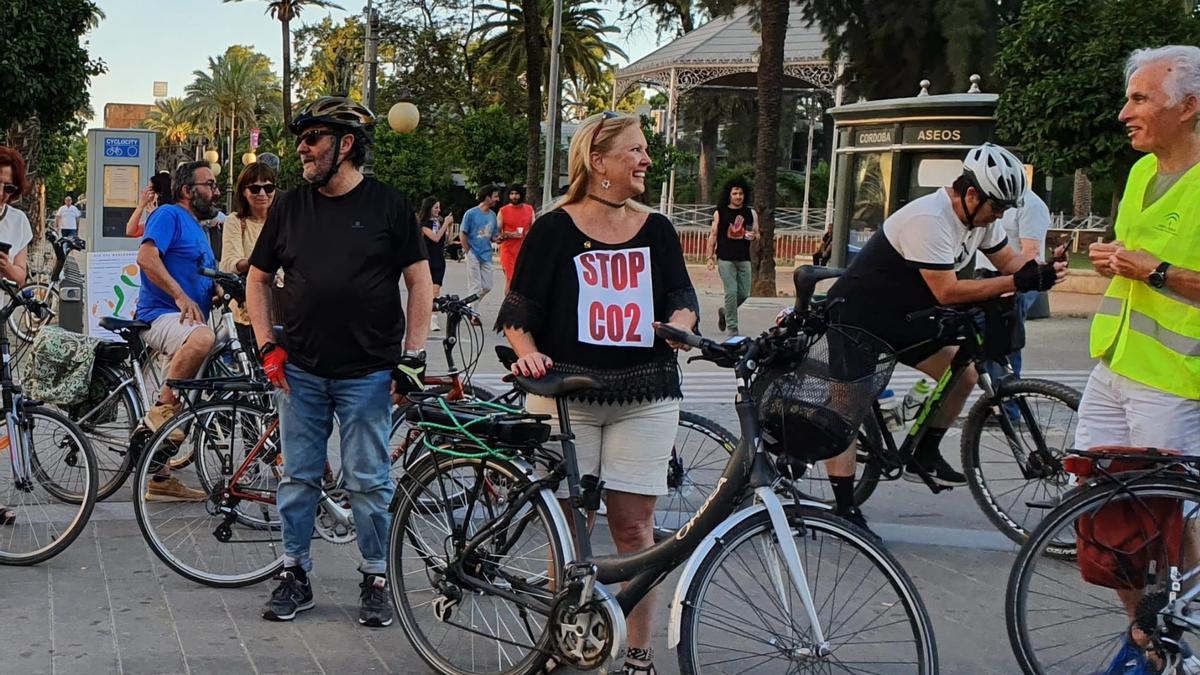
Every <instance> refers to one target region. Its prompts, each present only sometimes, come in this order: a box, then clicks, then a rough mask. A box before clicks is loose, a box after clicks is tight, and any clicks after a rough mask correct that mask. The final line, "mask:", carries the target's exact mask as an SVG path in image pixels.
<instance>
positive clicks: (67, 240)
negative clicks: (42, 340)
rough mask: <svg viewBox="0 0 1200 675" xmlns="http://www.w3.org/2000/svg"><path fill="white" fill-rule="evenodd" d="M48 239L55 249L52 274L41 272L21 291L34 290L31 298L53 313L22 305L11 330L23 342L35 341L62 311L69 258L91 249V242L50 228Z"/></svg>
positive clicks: (10, 326)
mask: <svg viewBox="0 0 1200 675" xmlns="http://www.w3.org/2000/svg"><path fill="white" fill-rule="evenodd" d="M46 241H48V242H50V248H51V249H52V250H53V251H54V267H53V268H52V269H51V271H50V273H49V274H48V275H44V276H42V275H37V276H35V278H33V279H31V280H30V281H28V282H26V283H25V285H23V286H21V291H22V292H26V291H28V292H30V293H32V295H31V297H32V298H33V299H35V300H37V301H39V302H41V303H43V304H45V305H46V307H47V308H49V310H50V313H49V315H48V316H45V317H39V316H36V315H34V314H33V313H32V312H28V311H25V309H24V308H23V307H22V308H19V309H18V310H17V311H14V312H13V314H12V315H11V316H9V317H8V330H9V331H10V332H11V333H12V334H13V335H14V336H16V337H17V339H18V340H20V342H21V343H29V342H33V339H34V338H35V337H37V334H38V331H39V330H40V329H41V327H42V325H43V324H44V323H45V322H47V321H49V320H51V319H52V318H53V317H54V316H56V315H57V314H58V306H59V301H60V300H61V297H60V292H59V286H60V284H61V282H62V277H63V271H64V270H65V269H66V266H67V260H68V259H69V258H70V256H71V253H72V252H74V251H81V252H82V251H85V250H87V242H86V241H84V240H82V239H80V238H79V237H76V236H71V237H64V236H61V235H59V234H58V233H57V232H55V231H54V230H50V229H48V230H46ZM76 271H78V270H76Z"/></svg>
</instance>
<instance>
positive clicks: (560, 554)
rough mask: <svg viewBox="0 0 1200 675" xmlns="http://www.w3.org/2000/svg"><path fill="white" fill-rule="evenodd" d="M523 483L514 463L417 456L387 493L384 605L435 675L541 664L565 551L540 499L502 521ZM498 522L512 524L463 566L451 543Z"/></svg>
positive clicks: (458, 544) (562, 533) (550, 505)
mask: <svg viewBox="0 0 1200 675" xmlns="http://www.w3.org/2000/svg"><path fill="white" fill-rule="evenodd" d="M528 482H529V468H528V467H527V466H525V465H523V464H522V463H519V462H511V461H508V460H504V459H499V458H496V457H490V456H485V457H480V458H467V457H450V456H445V455H442V454H441V453H437V454H436V455H435V454H426V455H425V456H424V457H423V458H422V459H421V460H420V461H418V462H417V463H416V464H415V465H413V466H412V467H411V468H410V469H409V471H408V472H407V474H406V475H405V476H404V477H403V478H402V479H401V481H400V483H399V484H398V485H397V487H396V499H395V502H394V504H393V506H394V508H393V517H392V531H391V543H390V547H389V552H388V580H389V585H390V586H391V589H392V598H393V600H394V601H395V603H396V607H397V609H398V610H399V616H400V625H401V626H402V627H403V629H404V633H405V635H407V636H408V639H409V641H410V642H411V643H412V645H413V647H414V648H415V649H416V650H417V653H418V654H420V655H421V658H422V659H424V660H425V662H426V663H427V664H429V666H430V667H431V668H432V669H434V670H435V671H437V672H439V673H444V674H447V675H457V674H460V673H531V672H534V670H535V669H537V668H539V667H541V666H542V665H543V664H544V663H545V662H546V660H547V658H548V653H549V652H548V651H547V650H548V649H549V648H550V640H551V632H550V631H549V630H548V625H547V618H548V614H549V603H550V601H551V598H552V597H553V594H554V590H553V582H554V578H555V576H556V575H557V574H558V573H559V571H560V570H562V568H563V564H564V562H565V559H566V558H565V556H566V552H567V551H568V550H570V548H571V541H570V538H569V535H568V534H567V531H566V524H565V521H564V520H563V519H562V511H561V510H560V509H559V508H558V505H557V503H555V502H554V500H553V497H552V496H550V495H549V494H545V493H543V494H537V495H534V497H533V499H532V501H529V502H527V503H525V505H524V506H521V507H519V508H516V510H515V512H510V510H511V509H513V508H514V506H513V504H514V503H515V502H514V501H513V500H514V499H515V498H516V497H517V490H519V488H520V487H521V486H523V485H526V484H527V483H528ZM506 513H509V514H510V515H512V516H513V517H512V519H511V521H510V522H509V523H508V525H507V526H500V527H497V528H496V530H495V531H494V532H492V533H491V534H490V535H488V536H487V537H486V540H485V542H484V543H483V544H482V545H481V546H480V547H479V548H477V549H476V550H475V552H474V553H470V554H467V555H465V556H464V555H463V544H462V541H463V539H462V538H460V537H464V538H470V537H472V536H473V535H474V534H476V533H477V532H480V531H481V530H482V529H483V528H484V527H486V526H488V525H489V524H491V523H494V522H495V520H496V519H497V518H499V517H501V516H502V515H505V514H506ZM460 533H461V534H460ZM467 577H469V579H468V578H467ZM471 581H474V582H475V583H484V584H487V585H489V586H490V587H492V588H497V589H503V591H504V592H506V593H508V594H511V595H512V596H517V597H518V598H519V599H520V601H516V600H514V599H512V597H509V598H504V597H500V596H499V595H496V594H491V593H489V592H488V591H487V590H486V589H484V590H479V589H478V588H475V587H474V586H473V584H472V583H470V582H471Z"/></svg>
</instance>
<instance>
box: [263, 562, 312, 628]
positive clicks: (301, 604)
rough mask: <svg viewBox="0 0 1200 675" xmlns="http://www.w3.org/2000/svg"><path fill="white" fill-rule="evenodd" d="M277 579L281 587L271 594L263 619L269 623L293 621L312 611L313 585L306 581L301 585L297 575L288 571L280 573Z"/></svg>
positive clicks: (264, 608)
mask: <svg viewBox="0 0 1200 675" xmlns="http://www.w3.org/2000/svg"><path fill="white" fill-rule="evenodd" d="M275 579H276V580H277V581H278V582H279V585H278V586H276V587H275V590H274V591H273V592H272V593H271V599H270V600H268V601H267V604H266V605H265V606H264V607H263V618H264V619H266V620H267V621H291V620H292V619H294V618H296V614H297V613H298V612H303V611H304V610H307V609H312V608H313V607H315V606H316V603H315V602H313V592H312V585H311V584H310V583H309V582H308V580H307V579H306V580H305V581H304V583H301V582H300V581H299V580H298V579H296V575H294V574H292V573H291V572H288V571H286V570H285V571H283V572H280V573H279V574H278V575H277V576H276V577H275Z"/></svg>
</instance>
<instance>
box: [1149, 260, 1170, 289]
mask: <svg viewBox="0 0 1200 675" xmlns="http://www.w3.org/2000/svg"><path fill="white" fill-rule="evenodd" d="M1170 266H1171V263H1169V262H1165V263H1163V264H1161V265H1159V266H1158V267H1155V268H1154V271H1153V272H1151V273H1150V278H1149V279H1147V280H1146V281H1148V282H1149V283H1150V285H1151V286H1153V287H1155V288H1166V286H1167V268H1168V267H1170Z"/></svg>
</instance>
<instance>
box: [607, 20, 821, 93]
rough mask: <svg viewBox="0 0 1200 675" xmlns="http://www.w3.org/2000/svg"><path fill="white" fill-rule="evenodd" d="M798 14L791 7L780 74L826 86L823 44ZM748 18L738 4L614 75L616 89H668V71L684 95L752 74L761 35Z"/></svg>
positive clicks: (817, 28) (802, 83)
mask: <svg viewBox="0 0 1200 675" xmlns="http://www.w3.org/2000/svg"><path fill="white" fill-rule="evenodd" d="M801 12H802V9H801V7H800V6H799V5H796V4H793V5H792V7H791V12H790V13H789V14H788V32H787V41H786V42H785V43H784V55H783V63H784V72H785V74H786V75H787V76H788V77H789V78H794V79H795V80H799V81H800V83H799V84H801V86H804V85H807V86H808V87H819V88H830V87H831V86H832V84H833V80H834V73H833V69H832V68H831V67H830V64H829V61H828V59H826V57H825V49H826V48H825V40H824V38H823V37H822V35H821V30H820V28H819V27H818V26H815V25H814V26H808V25H807V23H808V22H807V21H805V19H804V17H803V16H802V14H801ZM750 19H751V17H750V9H749V8H748V7H745V6H743V7H740V8H738V9H737V10H736V11H734V12H733V14H731V15H730V16H727V17H721V18H718V19H714V20H712V21H710V22H708V23H706V24H704V25H703V26H701V27H699V28H697V29H696V30H694V31H692V32H690V33H688V34H687V35H684V36H682V37H680V38H678V39H677V40H675V41H673V42H671V43H669V44H666V45H664V46H662V47H660V48H659V49H657V50H655V51H654V52H652V53H650V54H648V55H646V56H644V57H642V58H641V59H638V60H637V61H635V62H633V63H631V64H629V65H628V66H626V67H625V68H622V69H621V70H620V71H618V72H617V89H618V90H620V91H622V92H624V91H627V90H628V89H629V88H630V87H632V86H633V85H634V84H636V83H639V82H643V83H647V84H655V85H659V86H663V87H668V86H670V82H671V71H672V70H674V71H675V76H676V78H677V84H678V86H679V87H680V89H682V90H684V91H686V90H688V89H692V88H695V87H698V86H701V85H704V84H709V83H712V82H713V81H714V80H720V79H725V78H730V77H732V76H736V75H738V74H744V73H753V72H755V71H756V70H757V69H758V50H759V47H760V46H761V45H762V37H761V35H759V32H758V31H757V30H755V29H754V27H753V26H752V25H751V22H750ZM733 79H734V80H745V78H744V77H743V78H736V77H733ZM731 83H733V82H731ZM735 84H736V83H735ZM789 84H792V85H793V86H795V85H796V84H798V83H794V82H793V83H789ZM751 86H752V85H751Z"/></svg>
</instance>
